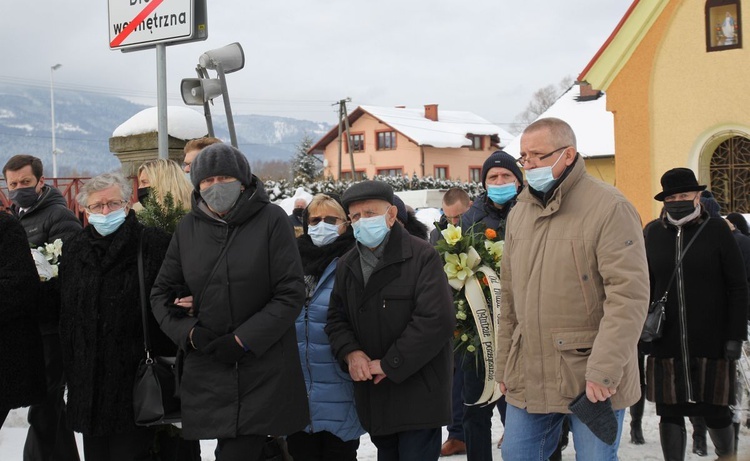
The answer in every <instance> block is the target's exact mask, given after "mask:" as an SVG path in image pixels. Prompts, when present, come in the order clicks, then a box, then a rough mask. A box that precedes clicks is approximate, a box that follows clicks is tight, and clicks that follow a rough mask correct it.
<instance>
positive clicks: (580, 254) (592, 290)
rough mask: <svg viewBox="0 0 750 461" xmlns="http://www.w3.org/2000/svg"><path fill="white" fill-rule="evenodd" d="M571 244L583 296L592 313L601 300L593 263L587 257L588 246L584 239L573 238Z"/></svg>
mask: <svg viewBox="0 0 750 461" xmlns="http://www.w3.org/2000/svg"><path fill="white" fill-rule="evenodd" d="M570 245H571V248H572V251H573V263H574V264H575V265H576V275H577V276H578V285H579V286H580V287H581V296H582V297H583V302H584V304H585V305H586V312H587V313H588V314H589V315H591V313H592V312H594V310H595V309H596V306H597V304H598V303H599V301H598V296H597V294H596V287H594V280H593V274H592V271H591V265H590V264H589V260H588V258H587V257H586V248H585V245H584V242H583V241H582V240H573V241H571V242H570Z"/></svg>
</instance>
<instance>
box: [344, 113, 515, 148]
mask: <svg viewBox="0 0 750 461" xmlns="http://www.w3.org/2000/svg"><path fill="white" fill-rule="evenodd" d="M359 107H360V108H361V109H362V110H364V111H365V112H367V113H369V114H370V115H372V116H374V117H376V118H377V119H379V120H381V121H383V122H385V123H387V124H388V125H389V126H391V127H392V128H393V129H394V130H396V131H399V132H400V133H401V134H403V135H404V136H407V137H408V138H410V139H412V140H413V141H414V142H416V143H417V144H419V145H421V146H433V147H456V148H457V147H469V146H471V140H470V139H468V138H467V137H466V135H467V134H476V135H490V136H491V135H497V136H499V137H500V145H505V144H507V143H508V142H510V140H511V139H513V135H511V134H510V133H508V132H507V131H505V130H503V129H502V128H500V127H498V126H497V125H494V124H492V123H491V122H489V121H487V120H485V119H483V118H482V117H480V116H478V115H476V114H472V113H471V112H465V111H455V110H442V109H441V110H439V111H438V121H437V122H433V121H432V120H430V119H428V118H426V117H425V116H424V108H418V109H414V108H406V107H404V108H401V107H379V106H359Z"/></svg>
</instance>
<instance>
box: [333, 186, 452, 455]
mask: <svg viewBox="0 0 750 461" xmlns="http://www.w3.org/2000/svg"><path fill="white" fill-rule="evenodd" d="M342 202H343V205H344V208H345V209H347V210H348V215H349V219H350V220H351V223H352V229H353V231H354V238H355V239H356V240H357V244H356V246H355V248H352V249H351V250H349V251H348V252H347V253H346V254H344V255H343V256H342V257H341V258H340V259H339V260H338V263H337V265H336V276H335V277H336V278H335V281H334V286H333V293H332V294H331V302H330V307H329V309H328V321H327V324H326V328H325V331H326V333H327V334H328V338H329V340H330V343H331V350H332V352H333V354H334V357H336V359H337V360H338V362H339V364H340V366H341V367H342V368H343V369H344V370H345V371H347V372H348V373H349V375H350V376H351V378H352V380H353V381H354V401H355V405H356V408H357V413H358V415H359V420H360V422H361V423H362V427H363V428H364V429H365V430H366V431H368V432H369V433H370V438H371V440H372V442H373V443H374V444H375V446H376V447H377V449H378V460H379V461H411V460H420V461H431V460H432V461H434V460H437V459H438V457H439V456H440V433H441V426H444V425H446V424H448V422H449V421H450V413H451V411H450V406H451V405H450V390H451V369H452V362H453V360H452V354H451V341H450V340H451V336H452V334H453V329H454V327H455V324H456V318H455V313H454V310H453V305H452V302H451V293H450V287H449V286H448V283H447V281H446V277H445V275H444V273H443V264H442V262H441V260H440V256H439V255H438V254H437V253H436V252H435V250H434V249H433V247H432V246H431V245H430V244H429V243H428V242H427V241H426V240H422V239H420V238H417V237H414V236H412V235H409V233H408V232H406V231H405V230H404V228H403V226H401V224H399V223H398V222H397V220H396V215H397V209H396V207H395V206H394V198H393V189H392V188H391V186H389V185H388V184H386V183H384V182H381V181H362V182H359V183H357V184H354V185H352V186H351V187H349V188H348V189H347V190H346V191H345V192H344V195H343V197H342Z"/></svg>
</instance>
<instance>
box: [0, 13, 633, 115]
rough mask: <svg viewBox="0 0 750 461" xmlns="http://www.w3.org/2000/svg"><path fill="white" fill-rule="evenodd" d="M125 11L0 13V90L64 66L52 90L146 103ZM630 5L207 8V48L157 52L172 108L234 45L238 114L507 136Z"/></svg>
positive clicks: (147, 82)
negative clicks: (428, 107)
mask: <svg viewBox="0 0 750 461" xmlns="http://www.w3.org/2000/svg"><path fill="white" fill-rule="evenodd" d="M130 1H131V0H108V1H106V0H95V1H93V0H86V1H84V0H72V1H64V0H28V1H10V0H7V1H3V6H2V14H0V43H2V44H3V47H2V55H3V58H4V64H3V65H2V66H0V82H2V83H12V84H22V83H23V84H32V85H38V86H47V87H48V86H49V81H50V66H52V65H54V64H57V63H60V64H62V67H61V68H60V69H58V70H56V71H55V72H54V79H55V88H61V89H63V88H65V89H76V90H85V91H96V92H101V93H107V94H112V95H117V96H123V97H127V98H128V99H131V100H136V102H139V103H144V104H149V105H156V52H155V51H154V50H153V49H151V50H145V51H137V52H132V53H122V52H120V51H112V50H110V49H109V38H108V27H109V18H108V13H107V6H108V2H109V3H115V2H124V3H125V4H127V3H128V2H130ZM132 1H144V0H132ZM171 1H178V0H165V2H171ZM181 1H184V0H181ZM631 2H632V0H563V1H561V0H523V1H510V0H463V1H457V0H450V1H449V0H378V1H374V0H367V1H362V0H317V1H314V0H267V1H263V2H261V1H257V0H208V34H209V37H208V40H206V41H201V42H195V43H189V44H183V45H175V46H169V47H167V91H168V102H169V104H171V105H183V102H182V98H181V97H180V93H179V84H180V80H181V79H182V78H187V77H195V65H196V64H197V62H198V56H199V55H200V54H201V53H203V52H204V51H207V50H210V49H213V48H218V47H221V46H224V45H226V44H229V43H232V42H240V44H241V45H242V47H243V48H244V51H245V56H246V65H245V68H244V69H243V70H241V71H238V72H236V73H233V74H230V75H228V77H227V81H228V85H229V94H230V95H231V100H232V106H233V110H234V112H235V113H239V114H251V113H253V114H265V115H278V116H285V117H293V118H302V119H310V120H319V121H326V122H329V123H334V122H335V120H336V108H335V107H332V106H331V104H332V103H334V102H335V101H337V100H339V99H342V98H345V97H347V96H348V97H351V98H352V102H351V103H350V104H349V105H348V107H349V110H350V111H352V110H353V109H354V108H355V107H357V106H358V105H360V104H370V105H381V106H395V105H407V106H422V105H424V104H432V103H437V104H439V106H440V108H442V109H446V110H467V111H471V112H474V113H476V114H478V115H480V116H482V117H484V118H486V119H488V120H490V121H492V122H495V123H497V124H499V125H500V126H501V127H503V128H506V129H507V128H508V125H507V123H510V122H512V121H513V120H514V118H515V117H516V115H517V114H518V113H519V112H521V111H522V110H523V109H524V108H525V107H526V104H527V103H528V101H529V99H530V97H531V95H532V93H533V92H534V91H535V90H537V89H539V88H541V87H543V86H546V85H548V84H557V83H558V82H559V81H560V80H561V79H562V78H564V77H565V76H571V77H573V78H575V77H577V76H578V74H579V73H580V72H581V71H582V70H583V68H584V67H585V66H586V64H587V63H588V62H589V60H590V59H591V58H592V57H593V56H594V54H595V53H596V51H597V50H598V49H599V47H600V46H601V45H602V44H603V43H604V41H605V40H606V38H607V37H608V36H609V34H610V33H611V32H612V30H613V29H614V27H615V26H616V25H617V23H618V22H619V20H620V19H621V18H622V16H623V15H624V13H625V12H626V10H627V8H628V7H629V5H630V3H631ZM145 5H146V4H144V6H145ZM157 11H158V9H157ZM212 76H213V73H212ZM0 106H2V95H0ZM216 108H217V110H223V109H221V105H220V104H217V106H216ZM198 109H200V108H198Z"/></svg>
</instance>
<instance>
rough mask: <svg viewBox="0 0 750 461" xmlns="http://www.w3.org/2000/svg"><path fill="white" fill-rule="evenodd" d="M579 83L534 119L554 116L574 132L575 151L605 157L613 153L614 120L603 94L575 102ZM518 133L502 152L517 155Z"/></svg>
mask: <svg viewBox="0 0 750 461" xmlns="http://www.w3.org/2000/svg"><path fill="white" fill-rule="evenodd" d="M578 96H579V86H578V85H573V86H572V87H571V88H570V89H569V90H568V91H567V92H566V93H565V94H563V95H562V96H560V99H558V100H557V101H555V103H554V104H552V105H551V106H550V107H549V109H547V110H546V111H544V113H543V114H542V115H540V116H539V117H538V118H537V120H539V119H540V118H546V117H556V118H559V119H562V120H565V121H566V122H568V124H569V125H570V127H571V128H573V132H574V133H575V134H576V141H577V143H578V152H580V153H581V155H583V157H584V158H586V157H609V156H613V155H615V119H614V116H613V115H612V113H611V112H607V95H606V94H602V96H601V97H599V98H598V99H593V100H587V101H577V100H576V98H578ZM520 142H521V135H518V136H516V138H515V139H513V141H511V142H510V144H508V145H507V146H506V147H505V152H507V153H509V154H510V155H512V156H513V157H516V158H518V157H519V151H520Z"/></svg>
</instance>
